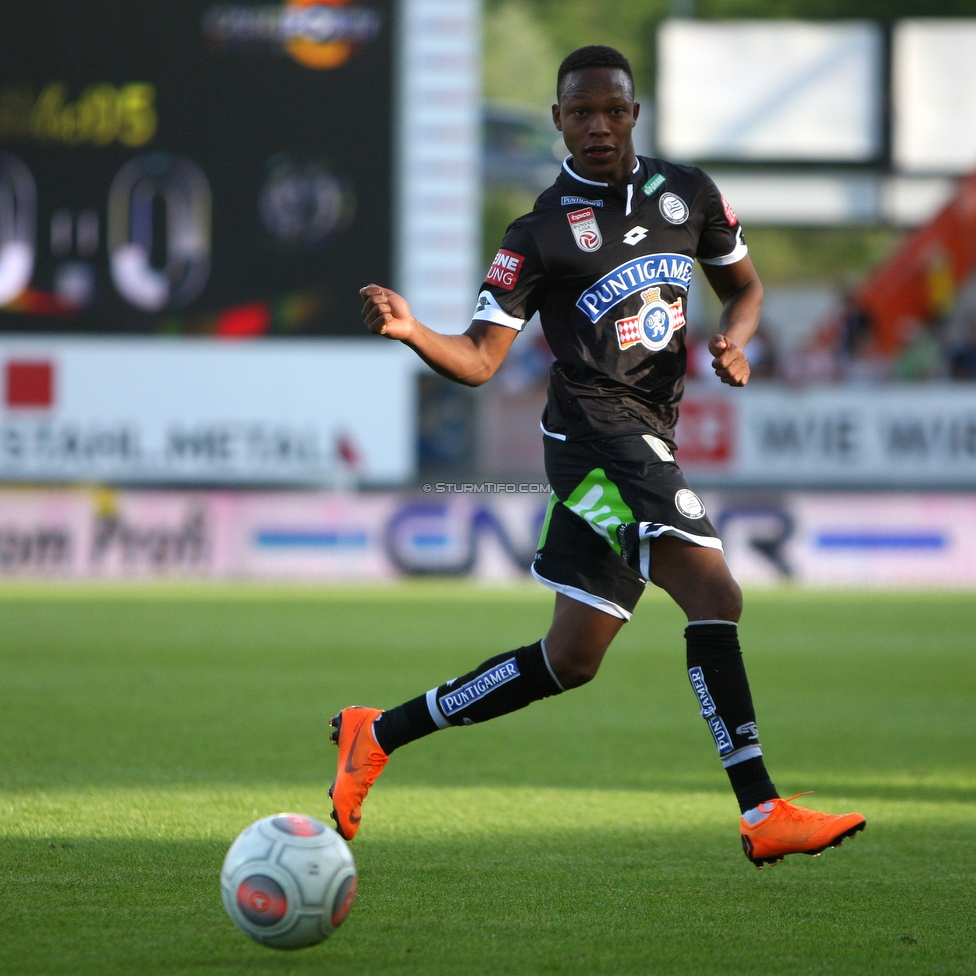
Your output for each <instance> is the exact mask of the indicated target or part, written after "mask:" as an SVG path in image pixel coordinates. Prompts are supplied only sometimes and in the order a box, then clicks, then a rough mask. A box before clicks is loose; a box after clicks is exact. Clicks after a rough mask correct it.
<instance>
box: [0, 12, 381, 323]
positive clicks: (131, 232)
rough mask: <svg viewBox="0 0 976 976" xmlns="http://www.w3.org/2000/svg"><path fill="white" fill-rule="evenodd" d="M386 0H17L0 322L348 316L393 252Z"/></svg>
mask: <svg viewBox="0 0 976 976" xmlns="http://www.w3.org/2000/svg"><path fill="white" fill-rule="evenodd" d="M393 16H394V4H393V3H392V2H391V0H278V2H273V3H267V4H260V3H254V2H249V0H234V2H218V0H169V2H167V3H155V4H132V3H125V2H122V0H102V2H100V3H98V4H78V3H72V2H69V0H51V2H49V3H44V4H41V5H37V4H20V5H18V6H17V8H16V10H15V11H14V10H11V11H8V15H7V16H6V17H5V18H4V26H3V31H2V32H0V307H2V311H0V331H3V332H25V331H43V332H51V331H58V332H83V333H121V334H127V335H130V334H133V333H142V334H157V333H161V334H166V335H210V334H217V335H227V336H257V335H265V334H281V335H293V334H305V335H321V334H327V335H335V334H349V333H356V332H358V331H359V329H360V328H361V325H360V321H359V314H358V310H359V299H358V296H357V294H356V289H357V288H358V287H360V286H361V285H362V284H363V283H364V281H366V280H370V279H376V280H383V281H388V280H389V277H390V273H391V270H392V255H391V246H390V242H391V239H392V233H391V230H392V224H391V212H392V206H391V194H392V183H393V179H392V176H393V170H392V160H391V145H392V139H391V130H392V125H393V121H392V105H391V102H392V94H391V93H392V82H391V78H392V67H391V65H392V64H393V60H394V59H393V50H394V38H395V32H396V25H395V24H394V23H393V19H392V18H393Z"/></svg>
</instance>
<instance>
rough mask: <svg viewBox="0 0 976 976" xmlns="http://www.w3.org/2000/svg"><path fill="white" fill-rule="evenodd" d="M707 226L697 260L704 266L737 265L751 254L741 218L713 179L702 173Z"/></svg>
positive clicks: (699, 242)
mask: <svg viewBox="0 0 976 976" xmlns="http://www.w3.org/2000/svg"><path fill="white" fill-rule="evenodd" d="M702 176H703V177H704V180H705V187H704V189H703V191H702V199H703V203H704V211H705V213H704V217H705V219H704V222H703V223H702V232H701V236H700V237H699V238H698V251H697V253H696V254H695V257H697V258H698V260H699V262H700V263H701V264H735V263H736V261H741V260H742V259H743V258H744V257H745V256H746V255H747V254H748V253H749V248H748V247H746V242H745V238H744V237H743V236H742V228H741V227H740V226H739V218H738V217H736V215H735V211H734V210H733V209H732V207H731V205H730V204H729V201H728V200H726V199H725V197H723V196H722V194H721V192H720V191H719V188H718V187H717V186H716V185H715V183H714V182H713V181H712V179H711V177H710V176H707V175H706V174H705V173H702Z"/></svg>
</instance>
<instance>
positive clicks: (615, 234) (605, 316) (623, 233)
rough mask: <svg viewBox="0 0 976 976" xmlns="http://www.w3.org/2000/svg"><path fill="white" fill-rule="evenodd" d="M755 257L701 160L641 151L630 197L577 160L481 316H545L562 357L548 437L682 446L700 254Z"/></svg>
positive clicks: (543, 201)
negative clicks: (688, 330) (689, 162)
mask: <svg viewBox="0 0 976 976" xmlns="http://www.w3.org/2000/svg"><path fill="white" fill-rule="evenodd" d="M746 253H747V248H746V245H745V242H744V240H743V238H742V230H741V228H740V227H739V223H738V220H737V218H736V216H735V213H734V212H733V211H732V208H731V207H730V206H729V205H728V203H727V202H726V201H725V198H724V197H723V196H722V195H721V193H719V191H718V188H717V187H716V186H715V184H714V183H713V182H712V180H711V179H710V178H709V177H708V176H707V175H706V174H705V173H703V172H702V171H701V170H700V169H698V168H697V167H694V166H679V165H676V164H675V163H669V162H666V161H665V160H663V159H648V158H646V157H643V156H641V157H638V161H637V167H636V169H635V170H634V172H633V176H632V177H631V182H630V184H629V185H628V186H627V188H626V192H625V193H622V192H621V191H620V190H619V189H617V187H615V186H610V185H609V184H606V183H595V182H593V181H591V180H584V179H582V178H581V177H579V176H577V175H576V174H575V173H574V172H573V171H572V169H571V168H570V166H569V164H568V161H567V162H565V163H563V170H562V172H561V173H560V175H559V177H558V179H557V180H556V182H555V183H554V184H553V185H552V186H551V187H549V189H548V190H546V191H545V192H543V193H542V195H541V196H540V197H539V199H538V200H537V201H536V204H535V209H533V211H532V212H531V213H529V214H526V215H525V216H524V217H520V218H519V219H518V220H516V221H515V222H514V223H513V224H512V225H511V226H510V227H509V228H508V231H507V233H506V234H505V239H504V241H503V242H502V247H501V250H499V252H498V254H497V255H496V256H495V260H494V261H493V262H492V265H491V267H490V268H489V270H488V275H487V277H486V278H485V283H484V285H483V286H482V292H481V294H480V296H479V299H478V307H477V309H476V311H475V314H474V318H475V319H476V320H481V321H487V322H493V323H495V324H496V325H504V326H508V327H509V328H513V329H521V328H522V326H523V324H524V323H525V322H526V320H528V319H529V318H531V317H532V315H534V314H535V313H536V312H539V314H540V317H541V320H542V328H543V331H544V332H545V336H546V339H547V340H548V342H549V346H550V348H551V349H552V351H553V354H554V355H555V357H556V361H555V362H554V363H553V365H552V369H551V373H550V380H549V399H548V405H547V407H546V412H545V414H544V415H543V429H544V430H545V431H546V432H547V433H550V434H552V435H554V436H557V437H559V438H561V439H566V438H568V439H569V440H587V439H590V438H594V437H606V436H607V435H609V434H624V433H634V432H636V433H647V432H650V433H653V434H654V435H656V436H657V437H660V438H662V439H663V440H665V441H666V442H667V443H669V444H670V445H671V446H672V447H673V434H674V427H675V424H676V423H677V419H678V401H679V400H680V399H681V394H682V391H683V389H684V376H685V367H686V354H685V328H684V325H685V310H686V308H687V296H688V287H689V285H690V284H691V271H692V267H693V265H694V261H695V259H696V258H697V259H698V261H700V262H701V263H703V264H734V263H735V262H736V261H740V260H742V258H744V257H745V255H746Z"/></svg>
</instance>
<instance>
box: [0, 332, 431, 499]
mask: <svg viewBox="0 0 976 976" xmlns="http://www.w3.org/2000/svg"><path fill="white" fill-rule="evenodd" d="M416 368H417V366H416V361H415V357H413V356H412V354H411V353H410V352H409V351H408V350H407V349H405V348H404V347H402V346H401V345H400V344H399V343H392V342H386V341H384V340H382V339H377V338H374V337H369V338H365V339H297V338H296V339H267V340H263V341H262V342H260V343H216V342H213V341H207V340H202V339H201V340H189V339H183V340H180V341H178V342H172V343H166V342H163V341H161V340H159V339H152V338H143V339H136V338H128V339H116V338H112V337H107V336H106V337H79V338H77V339H48V338H44V337H36V338H24V337H20V338H17V339H12V338H3V337H0V387H2V389H0V396H2V399H0V480H4V481H26V480H32V481H55V482H71V481H88V482H102V483H109V484H156V485H160V484H168V485H174V484H207V485H221V484H222V485H234V484H248V485H306V486H307V485H324V484H327V485H336V484H339V485H342V484H346V485H351V484H372V485H376V484H384V485H391V484H402V483H403V482H405V481H409V480H410V479H411V478H412V477H413V473H414V468H415V464H416V460H415V448H414V431H415V429H416V420H415V417H414V413H415V409H416V407H415V374H416Z"/></svg>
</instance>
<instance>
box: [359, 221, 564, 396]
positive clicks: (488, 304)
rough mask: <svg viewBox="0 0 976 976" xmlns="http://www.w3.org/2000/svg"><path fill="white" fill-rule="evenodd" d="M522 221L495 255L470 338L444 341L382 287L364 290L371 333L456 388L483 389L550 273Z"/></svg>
mask: <svg viewBox="0 0 976 976" xmlns="http://www.w3.org/2000/svg"><path fill="white" fill-rule="evenodd" d="M520 224H521V222H520V221H516V222H515V223H514V224H512V226H511V227H509V229H508V232H507V233H506V235H505V240H504V241H503V242H502V247H501V249H500V250H499V251H498V253H497V254H496V255H495V260H494V261H492V264H491V267H490V268H489V269H488V274H487V276H486V277H485V281H484V284H482V286H481V289H482V290H481V294H480V295H479V296H478V307H477V308H476V309H475V312H474V316H473V317H472V320H471V325H470V326H469V327H468V331H467V332H465V333H464V335H442V334H441V333H439V332H434V330H433V329H428V328H427V326H426V325H424V324H423V323H422V322H419V321H418V320H417V319H416V318H414V317H413V315H412V314H411V313H410V306H409V305H408V304H407V302H406V300H405V299H404V298H403V296H401V295H398V294H397V293H396V292H395V291H391V290H390V289H389V288H383V287H381V286H380V285H367V286H366V287H365V288H362V289H360V292H359V294H360V295H362V296H363V321H364V322H365V323H366V328H367V329H369V331H370V332H373V333H375V334H376V335H382V336H386V337H387V338H388V339H399V341H400V342H403V343H405V344H406V345H408V346H409V347H410V348H411V349H413V351H414V352H415V353H417V355H418V356H420V358H421V359H422V360H423V361H424V362H425V363H427V365H428V366H430V368H431V369H433V370H435V371H436V372H438V373H440V374H441V376H446V377H447V378H448V379H449V380H454V382H455V383H463V384H464V385H465V386H480V385H481V384H482V383H486V382H487V381H488V380H490V379H491V377H492V376H493V375H494V373H495V370H497V369H498V367H499V366H501V364H502V360H504V358H505V356H506V355H507V353H508V350H509V349H511V347H512V343H513V342H514V341H515V337H516V336H517V335H518V334H519V332H520V331H521V329H522V326H523V325H524V324H525V322H526V320H527V319H528V318H530V317H531V314H532V313H533V312H534V311H535V309H536V308H537V307H538V301H539V296H540V292H539V288H540V287H541V286H543V283H544V278H545V270H544V268H543V265H542V260H541V258H540V256H539V251H538V248H537V247H536V245H535V242H534V240H533V238H532V234H531V232H530V231H529V230H528V229H527V228H525V227H524V226H521V225H520Z"/></svg>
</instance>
